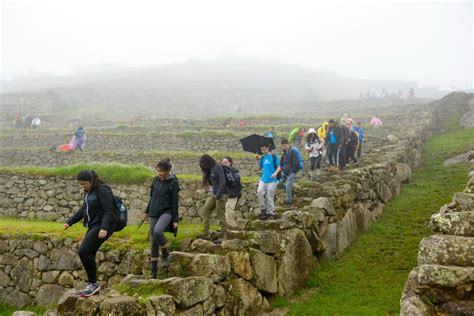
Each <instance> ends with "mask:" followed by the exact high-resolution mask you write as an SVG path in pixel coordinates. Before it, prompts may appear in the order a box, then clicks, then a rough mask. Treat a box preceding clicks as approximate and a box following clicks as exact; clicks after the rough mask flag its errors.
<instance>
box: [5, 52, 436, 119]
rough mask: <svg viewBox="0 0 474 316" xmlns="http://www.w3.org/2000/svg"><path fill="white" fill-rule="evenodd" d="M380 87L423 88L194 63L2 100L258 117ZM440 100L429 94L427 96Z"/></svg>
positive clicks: (73, 80)
mask: <svg viewBox="0 0 474 316" xmlns="http://www.w3.org/2000/svg"><path fill="white" fill-rule="evenodd" d="M382 88H385V89H387V90H388V91H389V92H396V91H397V90H398V89H400V90H401V91H402V92H403V93H406V91H408V89H410V88H415V90H416V88H417V83H416V82H413V81H391V80H363V79H353V78H342V77H339V76H337V74H336V73H334V72H328V71H322V70H318V69H312V68H305V67H301V66H296V65H291V64H284V63H277V62H263V61H256V60H246V61H200V60H191V61H188V62H183V63H173V64H168V65H161V66H154V67H142V68H122V69H117V70H110V69H107V70H103V71H97V72H95V73H87V74H78V75H71V76H63V77H52V76H51V77H42V78H36V79H30V80H22V81H16V82H8V83H6V82H4V83H3V90H4V93H10V94H11V93H14V94H19V93H23V92H31V91H35V92H44V93H48V94H49V95H53V96H54V98H55V100H56V101H55V102H58V103H60V104H61V106H62V107H66V108H71V107H95V106H105V107H115V108H120V109H124V110H130V111H132V112H133V111H137V110H143V109H145V108H146V109H147V110H148V111H151V112H154V113H166V112H169V111H176V109H180V111H184V112H186V113H188V114H194V113H195V114H208V113H216V114H222V113H229V112H232V110H233V108H234V105H238V106H239V107H240V109H241V110H242V111H243V112H244V113H259V112H265V110H266V109H268V108H269V107H270V106H271V105H272V104H292V103H305V102H314V101H324V100H334V99H356V98H357V97H358V96H359V94H360V92H367V91H371V92H375V93H376V94H377V95H379V94H380V91H381V90H382ZM420 91H421V90H419V91H418V92H420ZM439 93H440V92H439V91H437V90H436V89H431V90H426V89H425V91H424V94H425V95H422V97H438V95H436V94H439ZM427 94H428V95H427ZM417 96H420V95H417Z"/></svg>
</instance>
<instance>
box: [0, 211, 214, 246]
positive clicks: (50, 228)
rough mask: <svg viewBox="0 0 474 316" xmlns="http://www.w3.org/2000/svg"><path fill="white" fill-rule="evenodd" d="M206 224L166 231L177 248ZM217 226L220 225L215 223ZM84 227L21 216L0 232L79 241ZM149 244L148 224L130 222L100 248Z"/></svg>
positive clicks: (1, 224)
mask: <svg viewBox="0 0 474 316" xmlns="http://www.w3.org/2000/svg"><path fill="white" fill-rule="evenodd" d="M203 228H204V226H203V225H201V224H187V223H180V224H179V227H178V235H177V236H176V238H175V237H174V236H173V235H172V234H171V233H165V234H166V236H167V238H168V241H169V242H170V243H171V246H172V248H174V249H176V248H177V247H178V245H179V243H180V242H181V240H183V239H186V238H192V237H194V236H196V235H197V234H199V233H201V232H202V230H203ZM212 228H213V229H217V226H213V227H212ZM85 230H86V229H85V228H84V227H83V226H82V224H81V223H77V224H75V225H73V226H72V227H70V228H68V229H67V230H64V228H63V223H56V222H48V221H38V220H18V219H8V218H1V219H0V232H1V234H7V235H11V236H22V235H29V236H30V237H31V239H32V240H40V239H41V238H44V237H45V236H48V237H55V238H60V239H65V238H71V239H73V240H76V241H79V240H81V239H82V238H83V237H84V233H85ZM149 247H150V241H149V239H148V225H147V224H143V226H142V227H141V228H140V229H138V225H129V226H127V227H125V228H124V229H123V230H122V231H120V232H116V233H114V234H113V237H111V238H110V239H109V240H108V241H107V242H105V243H104V245H103V246H102V247H101V249H102V250H106V251H107V250H109V249H119V250H127V249H130V248H133V249H137V250H143V249H148V248H149Z"/></svg>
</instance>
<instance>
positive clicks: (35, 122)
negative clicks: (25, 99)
mask: <svg viewBox="0 0 474 316" xmlns="http://www.w3.org/2000/svg"><path fill="white" fill-rule="evenodd" d="M40 125H41V120H40V118H39V117H38V116H35V118H34V119H33V120H32V121H31V128H32V129H35V128H38V127H40Z"/></svg>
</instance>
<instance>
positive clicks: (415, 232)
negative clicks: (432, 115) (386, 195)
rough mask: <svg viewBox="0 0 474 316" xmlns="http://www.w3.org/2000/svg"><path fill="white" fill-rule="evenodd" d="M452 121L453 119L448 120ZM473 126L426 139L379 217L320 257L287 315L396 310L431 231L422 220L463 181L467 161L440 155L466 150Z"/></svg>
mask: <svg viewBox="0 0 474 316" xmlns="http://www.w3.org/2000/svg"><path fill="white" fill-rule="evenodd" d="M451 125H452V124H451ZM473 138H474V129H470V130H467V129H460V128H454V129H452V130H451V131H449V132H447V133H445V134H441V135H435V136H434V137H433V138H432V139H431V140H429V141H428V142H427V143H426V146H425V152H424V153H423V156H422V157H423V158H422V159H423V164H422V166H421V168H420V169H419V170H417V171H415V172H414V173H413V178H412V182H411V183H410V184H407V185H404V186H403V188H402V194H401V195H400V196H398V197H396V198H394V199H393V200H392V201H390V202H389V203H388V205H387V206H386V208H385V212H384V217H383V219H382V220H381V221H379V222H378V223H374V224H372V225H371V226H370V228H369V230H368V232H366V233H364V234H362V235H361V236H360V237H359V238H358V240H357V241H356V242H355V243H354V244H353V245H352V246H350V247H349V248H348V250H347V252H346V253H345V254H344V255H342V256H341V257H340V258H339V259H337V260H333V261H324V262H322V263H321V266H320V267H319V268H317V269H316V271H315V273H314V275H313V276H312V278H311V279H310V280H309V282H308V287H307V288H306V289H304V290H302V291H301V293H299V295H302V296H303V297H307V296H309V297H310V298H309V299H303V298H301V297H300V299H298V295H297V296H295V297H293V298H292V299H291V300H292V302H293V303H291V304H286V305H285V304H282V303H281V301H277V302H278V304H277V306H288V307H289V315H398V314H399V312H400V307H399V304H400V303H399V301H400V297H401V293H402V290H403V286H404V284H405V282H406V280H407V276H408V273H409V272H410V271H411V269H413V268H414V267H415V266H416V265H417V263H416V258H417V253H418V245H419V242H420V240H421V239H422V238H423V237H425V236H428V235H430V234H431V233H430V231H429V229H428V227H427V221H428V220H429V218H430V216H431V214H432V213H434V212H436V211H437V210H438V209H439V208H440V207H441V206H442V205H443V204H445V203H447V202H449V201H451V199H452V195H453V194H454V193H455V192H458V191H462V190H463V189H464V187H465V185H466V180H467V173H468V167H467V164H459V165H454V166H450V167H447V168H446V167H443V161H444V160H445V159H446V158H449V157H452V156H454V155H456V154H460V153H463V152H466V151H468V150H469V141H470V140H472V139H473Z"/></svg>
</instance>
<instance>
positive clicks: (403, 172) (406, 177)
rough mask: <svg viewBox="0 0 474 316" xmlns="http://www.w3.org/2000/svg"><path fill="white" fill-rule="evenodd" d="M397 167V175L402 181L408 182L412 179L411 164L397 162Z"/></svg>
mask: <svg viewBox="0 0 474 316" xmlns="http://www.w3.org/2000/svg"><path fill="white" fill-rule="evenodd" d="M395 167H396V168H397V176H398V179H399V180H400V182H402V183H408V182H410V181H411V167H410V165H409V164H407V163H403V162H397V163H396V165H395Z"/></svg>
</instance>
